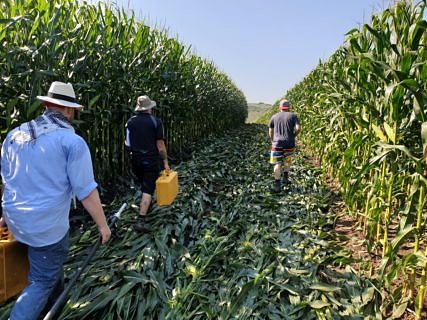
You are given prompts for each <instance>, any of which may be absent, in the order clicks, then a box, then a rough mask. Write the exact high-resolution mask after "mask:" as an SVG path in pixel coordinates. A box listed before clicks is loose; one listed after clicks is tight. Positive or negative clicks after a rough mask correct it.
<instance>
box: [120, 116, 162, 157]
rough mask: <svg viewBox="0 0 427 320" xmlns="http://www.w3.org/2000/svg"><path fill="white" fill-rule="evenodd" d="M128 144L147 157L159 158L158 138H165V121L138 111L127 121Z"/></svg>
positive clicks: (133, 149) (133, 150)
mask: <svg viewBox="0 0 427 320" xmlns="http://www.w3.org/2000/svg"><path fill="white" fill-rule="evenodd" d="M125 128H126V145H127V146H128V147H130V149H131V151H132V152H133V153H137V154H138V155H140V156H142V157H143V158H145V159H159V150H158V149H157V144H156V141H157V140H164V139H165V137H164V131H163V123H162V120H160V118H158V117H155V116H153V115H151V114H149V113H145V112H138V113H137V114H136V115H135V116H133V117H132V118H130V119H129V120H128V121H127V123H126V127H125Z"/></svg>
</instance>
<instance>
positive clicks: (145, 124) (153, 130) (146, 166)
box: [125, 96, 170, 232]
mask: <svg viewBox="0 0 427 320" xmlns="http://www.w3.org/2000/svg"><path fill="white" fill-rule="evenodd" d="M155 106H156V102H155V101H153V100H151V99H150V98H149V97H148V96H140V97H138V99H137V104H136V107H135V112H136V115H135V116H133V117H132V118H130V119H129V120H128V121H127V123H126V127H125V129H126V137H125V144H126V146H127V147H128V148H129V149H130V152H131V163H132V171H133V173H134V174H135V176H136V177H137V178H138V181H139V184H140V187H141V191H142V198H141V203H140V206H139V217H138V219H137V222H136V223H135V224H134V229H135V230H136V231H138V232H148V231H150V228H149V225H148V223H147V221H146V216H147V212H148V209H149V207H150V205H151V199H152V197H153V195H154V191H155V189H156V180H157V178H158V177H159V175H160V169H161V168H160V160H162V161H163V166H164V169H165V170H166V171H169V170H170V168H169V163H168V156H167V151H166V145H165V141H164V140H165V136H164V130H163V123H162V121H161V120H160V118H158V117H155V116H154V115H152V108H154V107H155Z"/></svg>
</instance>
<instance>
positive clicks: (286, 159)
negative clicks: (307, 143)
mask: <svg viewBox="0 0 427 320" xmlns="http://www.w3.org/2000/svg"><path fill="white" fill-rule="evenodd" d="M279 109H280V112H278V113H276V114H275V115H273V116H272V117H271V119H270V122H269V124H268V127H269V129H268V135H269V137H270V140H271V143H272V144H271V153H270V163H271V164H272V165H274V170H273V174H274V184H273V192H276V193H278V192H280V190H281V188H282V182H281V176H282V162H283V184H285V185H287V184H289V170H290V167H291V161H292V154H293V153H294V150H295V137H296V136H297V135H298V133H299V132H300V131H301V125H300V123H299V119H298V117H297V115H296V114H295V113H293V112H291V111H290V109H291V104H290V102H289V101H288V100H286V99H283V100H281V101H280V103H279Z"/></svg>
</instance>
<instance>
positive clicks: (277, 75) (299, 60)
mask: <svg viewBox="0 0 427 320" xmlns="http://www.w3.org/2000/svg"><path fill="white" fill-rule="evenodd" d="M94 1H95V0H94ZM92 2H93V1H92ZM104 2H109V3H113V4H116V5H118V6H119V7H124V8H126V9H131V10H133V11H134V12H135V14H136V16H137V17H138V18H139V19H140V20H144V21H145V22H146V23H147V24H149V25H150V26H156V27H158V28H159V29H163V28H166V29H168V33H169V34H170V35H171V36H173V37H176V38H178V39H179V40H180V41H181V42H182V43H183V44H185V45H186V46H191V47H192V48H193V51H194V53H196V54H197V55H199V56H201V57H203V58H206V59H208V60H211V61H213V62H214V64H215V65H216V66H217V67H218V69H219V70H221V71H222V72H224V73H226V74H227V75H228V76H229V77H230V78H231V79H232V80H233V82H234V83H235V84H236V85H237V87H239V88H240V89H241V90H242V91H243V93H244V94H245V96H246V99H247V101H248V102H264V103H274V102H275V101H276V100H278V99H280V98H281V97H282V96H283V95H284V94H285V92H286V90H288V89H290V88H292V87H293V86H294V85H295V84H297V83H298V82H299V81H301V80H302V79H303V78H304V76H306V75H307V74H308V73H309V72H310V71H311V70H313V68H314V67H315V66H316V65H317V63H318V62H319V59H322V60H326V59H327V58H328V57H329V56H330V55H331V54H332V53H333V52H334V51H335V50H336V49H337V48H338V47H339V46H340V45H342V44H343V43H344V39H345V33H346V32H347V31H349V30H350V29H353V28H355V27H359V26H360V25H361V24H363V23H368V22H369V21H370V18H371V16H372V13H373V12H378V11H382V10H383V9H385V8H387V6H388V4H389V0H113V1H111V0H109V1H104Z"/></svg>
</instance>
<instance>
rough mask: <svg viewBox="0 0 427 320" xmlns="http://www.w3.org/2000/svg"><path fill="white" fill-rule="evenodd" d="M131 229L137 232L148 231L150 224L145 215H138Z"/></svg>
mask: <svg viewBox="0 0 427 320" xmlns="http://www.w3.org/2000/svg"><path fill="white" fill-rule="evenodd" d="M133 229H134V230H135V231H137V232H150V231H151V228H150V225H149V224H148V223H147V222H146V221H145V217H142V216H139V217H138V218H137V219H136V222H135V223H134V224H133Z"/></svg>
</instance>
